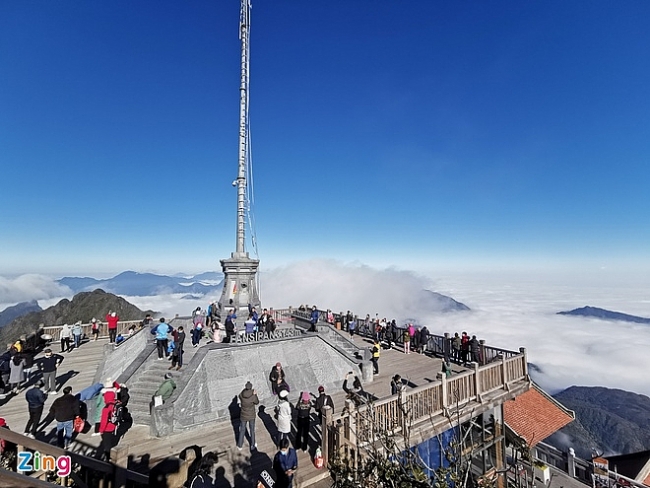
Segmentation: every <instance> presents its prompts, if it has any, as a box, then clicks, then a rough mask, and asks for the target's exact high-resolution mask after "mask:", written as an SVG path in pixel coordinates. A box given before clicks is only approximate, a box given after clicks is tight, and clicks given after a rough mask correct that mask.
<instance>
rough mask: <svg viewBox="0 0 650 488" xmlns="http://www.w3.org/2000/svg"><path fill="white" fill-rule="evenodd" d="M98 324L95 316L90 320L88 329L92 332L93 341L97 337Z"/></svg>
mask: <svg viewBox="0 0 650 488" xmlns="http://www.w3.org/2000/svg"><path fill="white" fill-rule="evenodd" d="M99 326H100V324H99V322H97V319H96V318H93V319H92V320H91V321H90V330H91V331H92V333H93V341H96V340H97V338H98V337H99Z"/></svg>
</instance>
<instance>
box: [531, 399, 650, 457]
mask: <svg viewBox="0 0 650 488" xmlns="http://www.w3.org/2000/svg"><path fill="white" fill-rule="evenodd" d="M553 397H554V398H555V399H556V400H558V401H559V402H560V403H562V405H564V406H565V407H567V408H569V409H571V410H573V411H574V412H575V413H576V420H575V421H573V422H571V423H570V424H569V425H567V426H566V427H564V428H563V429H561V430H560V431H558V432H556V433H555V434H553V435H552V436H550V437H549V438H548V439H546V440H545V441H544V442H546V443H548V444H551V445H553V446H555V447H557V448H558V449H562V450H566V449H567V448H568V447H573V448H574V450H575V452H576V455H577V456H578V457H581V458H583V459H591V455H592V449H596V450H598V451H599V453H602V454H605V455H611V454H628V453H632V452H637V451H644V450H648V449H650V398H649V397H647V396H646V395H640V394H638V393H632V392H629V391H625V390H618V389H614V388H604V387H601V386H595V387H587V386H572V387H570V388H567V389H566V390H563V391H561V392H560V393H558V394H556V395H553Z"/></svg>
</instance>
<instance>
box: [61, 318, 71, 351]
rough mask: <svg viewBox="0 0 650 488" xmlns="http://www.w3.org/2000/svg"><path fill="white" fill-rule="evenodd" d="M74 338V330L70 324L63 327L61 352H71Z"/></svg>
mask: <svg viewBox="0 0 650 488" xmlns="http://www.w3.org/2000/svg"><path fill="white" fill-rule="evenodd" d="M71 336H72V329H70V326H69V325H68V324H63V325H62V326H61V334H60V336H59V337H60V338H61V352H70V337H71Z"/></svg>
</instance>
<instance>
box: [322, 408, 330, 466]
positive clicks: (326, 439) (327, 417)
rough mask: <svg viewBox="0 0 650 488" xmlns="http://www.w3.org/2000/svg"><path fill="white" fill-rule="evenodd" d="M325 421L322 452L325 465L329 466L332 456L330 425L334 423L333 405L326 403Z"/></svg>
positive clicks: (323, 424)
mask: <svg viewBox="0 0 650 488" xmlns="http://www.w3.org/2000/svg"><path fill="white" fill-rule="evenodd" d="M323 412H324V414H323V421H322V422H321V439H320V445H321V454H322V455H323V466H325V467H327V466H328V463H329V458H330V451H329V450H330V445H329V441H330V440H329V426H330V425H331V424H332V407H330V406H329V405H325V406H324V407H323Z"/></svg>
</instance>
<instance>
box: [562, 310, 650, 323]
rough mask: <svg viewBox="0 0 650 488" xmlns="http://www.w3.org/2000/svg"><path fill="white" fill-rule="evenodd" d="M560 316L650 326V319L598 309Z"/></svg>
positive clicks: (565, 313) (570, 312)
mask: <svg viewBox="0 0 650 488" xmlns="http://www.w3.org/2000/svg"><path fill="white" fill-rule="evenodd" d="M557 314H558V315H574V316H578V317H592V318H596V319H603V320H620V321H623V322H633V323H635V324H650V319H648V318H644V317H637V316H636V315H628V314H626V313H621V312H612V311H611V310H605V309H604V308H597V307H582V308H576V309H574V310H570V311H568V312H558V313H557Z"/></svg>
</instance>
